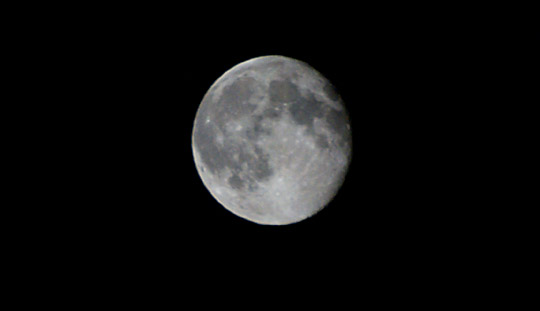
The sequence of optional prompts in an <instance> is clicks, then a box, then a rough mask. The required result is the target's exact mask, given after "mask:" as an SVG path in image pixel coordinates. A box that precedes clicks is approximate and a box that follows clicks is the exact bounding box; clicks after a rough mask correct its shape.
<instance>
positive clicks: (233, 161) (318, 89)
mask: <svg viewBox="0 0 540 311" xmlns="http://www.w3.org/2000/svg"><path fill="white" fill-rule="evenodd" d="M192 148H193V156H194V159H195V164H196V167H197V171H198V172H199V175H200V176H201V179H202V181H203V183H204V185H205V186H206V188H207V189H208V190H209V191H210V193H211V194H212V196H213V197H214V198H215V199H216V200H217V201H218V202H220V203H221V204H222V205H223V206H224V207H225V208H226V209H228V210H229V211H231V212H232V213H234V214H236V215H237V216H240V217H242V218H244V219H247V220H250V221H253V222H255V223H259V224H268V225H285V224H291V223H296V222H299V221H302V220H304V219H306V218H308V217H311V216H313V215H314V214H316V213H317V212H318V211H320V210H321V209H322V208H324V207H325V206H326V205H327V204H328V203H329V202H330V201H331V200H332V198H333V197H334V196H335V195H336V194H337V192H338V190H339V188H340V187H341V185H342V183H343V181H344V178H345V175H346V172H347V168H348V166H349V163H350V161H351V153H352V139H351V130H350V125H349V117H348V114H347V111H346V109H345V105H344V103H343V101H342V100H341V97H340V96H339V94H338V93H337V92H336V91H335V89H334V87H333V86H332V84H331V83H330V81H328V80H327V79H326V78H325V77H323V76H322V75H321V74H320V73H319V72H317V71H316V70H315V69H314V68H312V67H311V66H309V65H308V64H306V63H304V62H301V61H299V60H295V59H292V58H288V57H284V56H263V57H258V58H254V59H251V60H248V61H246V62H243V63H240V64H238V65H236V66H234V67H233V68H231V69H230V70H229V71H227V72H226V73H225V74H223V75H222V76H221V77H220V78H219V79H218V80H216V82H215V83H214V84H213V85H212V86H211V87H210V89H209V90H208V92H207V93H206V95H205V96H204V98H203V101H202V103H201V104H200V106H199V109H198V111H197V115H196V117H195V122H194V127H193V137H192Z"/></svg>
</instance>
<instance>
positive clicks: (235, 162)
mask: <svg viewBox="0 0 540 311" xmlns="http://www.w3.org/2000/svg"><path fill="white" fill-rule="evenodd" d="M256 87H257V85H256V82H255V80H254V79H252V78H247V77H242V78H238V79H237V80H235V81H234V82H233V83H231V84H230V85H228V86H227V87H225V88H224V89H223V91H222V94H221V96H220V97H219V98H217V100H216V96H215V94H213V93H212V92H210V93H209V94H208V96H207V97H205V99H204V100H203V103H202V104H201V108H200V111H199V116H198V123H197V125H196V126H195V128H194V132H193V139H194V144H195V146H196V147H197V149H198V151H199V154H200V158H201V161H202V163H203V165H204V167H206V169H208V170H209V171H210V172H211V173H212V174H214V175H219V174H220V173H222V172H223V171H224V170H225V169H229V170H230V172H231V173H232V176H231V177H230V178H229V179H228V182H229V185H230V186H231V187H233V188H235V189H244V188H246V187H248V188H249V189H251V190H254V189H255V188H256V182H260V181H264V180H268V179H269V178H270V177H271V176H272V175H273V171H272V169H271V167H270V164H269V156H268V155H267V154H266V153H264V152H263V150H262V149H260V148H259V147H257V146H255V147H253V146H248V144H247V143H246V142H244V141H242V140H238V139H236V137H235V136H234V135H228V133H227V129H226V128H225V124H226V122H227V121H230V120H235V119H238V118H241V117H243V116H247V115H251V114H252V113H253V111H254V110H255V108H257V105H254V104H250V103H249V102H248V101H249V100H250V98H251V97H252V96H253V95H254V93H255V88H256ZM214 91H215V89H214ZM207 118H209V119H210V122H208V123H207V122H206V119H207ZM254 121H255V122H254V125H253V127H251V128H248V129H247V130H246V135H247V137H248V139H250V141H255V140H256V139H258V138H259V137H260V136H261V135H269V134H270V131H269V130H268V129H265V128H263V126H262V122H261V121H262V117H260V118H255V120H254ZM218 134H221V135H222V136H223V144H222V145H220V144H218V142H217V141H216V136H217V135H218ZM250 150H251V152H250ZM235 155H236V156H237V158H235ZM243 164H245V165H246V166H247V172H244V174H243V175H242V177H240V174H241V172H242V165H243Z"/></svg>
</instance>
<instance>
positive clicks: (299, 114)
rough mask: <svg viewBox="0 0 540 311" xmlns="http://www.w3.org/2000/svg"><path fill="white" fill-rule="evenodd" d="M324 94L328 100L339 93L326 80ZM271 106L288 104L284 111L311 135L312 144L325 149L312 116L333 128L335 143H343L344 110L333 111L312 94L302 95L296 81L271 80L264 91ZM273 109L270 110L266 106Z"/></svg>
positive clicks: (325, 139) (324, 142)
mask: <svg viewBox="0 0 540 311" xmlns="http://www.w3.org/2000/svg"><path fill="white" fill-rule="evenodd" d="M323 90H324V92H325V94H327V96H328V97H329V98H330V99H333V100H337V99H339V95H338V94H337V93H336V90H335V88H334V87H333V86H332V84H331V83H330V82H326V83H325V86H324V88H323ZM268 93H269V97H270V102H271V105H272V106H274V107H275V106H278V107H279V106H283V104H284V103H287V104H288V106H287V107H288V108H287V110H288V111H289V113H290V114H291V117H292V119H293V121H294V122H295V123H296V124H298V125H300V126H305V127H306V133H307V134H308V135H312V136H315V142H316V144H317V145H318V146H319V147H321V148H322V149H325V148H328V147H329V145H328V140H327V138H326V137H325V136H324V135H320V134H316V133H315V129H314V124H313V121H315V118H319V119H324V120H326V122H327V123H328V125H329V126H330V129H331V130H332V131H334V132H335V133H336V134H337V135H336V136H335V137H337V138H338V145H339V146H343V145H344V144H346V143H347V140H346V139H345V138H346V137H348V135H349V132H348V129H347V122H348V118H347V113H346V112H345V111H344V110H341V111H339V110H337V109H334V108H333V107H331V106H329V105H327V104H325V103H324V102H321V101H319V100H317V99H316V98H315V96H314V95H313V94H312V93H308V95H306V96H302V95H301V93H300V91H299V90H298V87H297V86H296V84H294V83H293V82H292V81H288V80H274V81H272V82H270V87H269V90H268ZM270 110H272V111H275V110H274V109H270Z"/></svg>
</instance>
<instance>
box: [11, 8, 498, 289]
mask: <svg viewBox="0 0 540 311" xmlns="http://www.w3.org/2000/svg"><path fill="white" fill-rule="evenodd" d="M212 5H214V4H212ZM403 9H404V8H398V7H385V8H367V7H363V8H362V7H360V8H356V7H355V8H352V7H351V8H349V7H341V6H337V5H336V6H329V7H318V8H317V7H315V9H314V7H313V6H312V7H303V8H299V9H298V10H292V9H291V8H289V7H282V6H279V5H278V6H276V7H269V8H266V7H265V8H256V9H254V10H256V12H252V13H245V14H244V13H239V14H237V15H231V13H229V12H228V11H225V10H223V11H222V10H221V8H218V7H212V10H211V12H212V14H210V13H209V12H210V11H208V12H206V11H203V12H205V13H201V12H200V11H199V14H195V13H194V11H192V9H190V8H187V7H174V8H147V7H137V6H135V5H133V6H130V7H120V8H112V7H107V8H99V9H90V8H85V9H80V10H75V11H73V12H72V13H71V14H68V15H63V16H62V18H60V19H55V18H51V19H50V20H47V27H34V28H32V29H31V31H30V34H31V36H30V37H24V38H23V39H21V40H26V41H30V42H32V45H31V48H29V49H26V50H24V51H23V52H24V53H23V54H22V55H24V56H25V57H26V58H27V62H28V64H30V67H32V68H31V69H32V72H35V74H33V75H31V78H32V79H35V80H36V81H37V82H41V81H45V82H46V83H43V84H42V86H41V87H40V88H38V89H36V90H32V91H33V92H34V93H35V94H38V95H39V96H40V98H45V99H46V101H45V102H46V103H47V104H46V105H45V104H44V105H41V106H38V107H37V108H35V109H33V110H31V111H32V113H34V114H35V117H36V118H38V119H42V122H45V123H46V126H47V129H53V131H52V133H51V132H50V131H43V132H41V131H38V132H37V133H35V134H34V135H35V136H36V137H37V139H38V140H40V141H43V142H44V143H43V145H40V148H39V150H36V154H40V155H42V156H40V157H38V160H35V159H34V160H33V161H37V162H40V163H38V164H39V165H37V166H38V167H40V169H44V172H43V173H42V174H39V176H40V177H39V178H38V179H36V180H35V181H33V182H35V183H36V184H38V185H42V184H46V185H48V187H45V188H46V190H43V191H42V193H40V194H39V195H36V197H39V199H40V201H41V202H47V206H50V207H49V208H43V209H38V210H37V211H34V210H32V211H28V214H29V215H30V216H29V218H30V219H32V220H34V221H35V223H37V224H39V226H36V228H39V232H40V234H37V235H32V237H31V240H32V241H34V242H33V243H34V244H35V245H36V246H40V247H42V251H41V252H39V256H41V257H47V256H50V257H51V258H54V259H55V260H57V263H56V264H59V265H61V266H73V267H74V269H75V271H78V272H77V273H82V272H81V267H84V269H83V270H84V273H85V274H87V275H88V276H91V277H94V278H95V277H96V276H97V277H98V278H99V277H101V278H103V279H104V280H112V281H114V280H116V281H118V283H119V284H122V285H124V284H125V283H129V282H130V281H133V283H134V284H140V282H144V280H145V279H149V280H152V281H151V282H156V283H159V284H161V285H164V284H171V283H172V284H175V285H173V286H172V287H167V288H169V289H177V288H178V286H179V285H178V284H179V283H182V282H187V283H189V286H191V287H194V288H197V287H198V286H200V288H206V287H208V286H210V285H208V284H212V285H213V286H218V287H219V288H227V287H229V286H231V285H230V284H229V281H230V280H235V279H236V278H238V277H239V276H242V277H247V279H243V281H244V286H245V285H248V286H249V284H251V282H252V281H256V280H257V279H259V280H260V279H268V280H270V281H276V282H278V281H280V280H291V281H290V282H291V283H289V282H280V284H281V285H280V286H284V287H287V288H289V289H290V290H292V292H294V290H295V287H297V286H298V287H300V286H305V283H311V285H313V286H314V287H320V288H322V290H321V291H325V290H326V289H328V288H331V287H333V286H334V285H336V284H338V285H339V284H345V283H344V282H353V283H354V282H359V283H360V284H361V286H362V287H363V290H369V289H371V290H373V291H378V289H380V288H384V287H386V286H388V283H387V281H388V280H391V284H393V286H396V287H398V288H406V287H407V286H410V285H411V284H412V283H414V282H415V281H418V280H419V279H420V281H421V282H422V283H423V284H424V285H428V287H429V284H432V283H436V282H438V281H440V280H446V279H454V280H455V279H458V278H459V277H460V275H462V274H461V273H463V271H465V270H463V269H462V268H463V267H467V268H468V269H471V268H474V269H477V270H476V271H482V269H484V268H483V267H485V261H484V260H483V258H482V257H481V256H476V254H479V253H481V252H482V250H483V249H485V248H488V247H490V246H491V245H492V244H493V243H496V241H494V239H493V235H494V232H493V231H491V230H486V226H491V225H493V224H492V223H490V220H491V219H492V218H494V217H495V216H494V213H495V214H496V213H497V210H494V209H490V206H485V204H483V202H484V198H485V195H487V196H489V195H493V192H489V191H487V192H482V191H484V190H483V189H482V183H483V181H482V179H484V178H486V177H488V178H489V177H490V176H492V175H495V174H496V173H494V172H493V171H490V170H488V169H486V165H487V162H488V160H489V156H486V155H485V154H478V153H476V152H475V151H476V150H478V149H479V148H481V147H482V146H483V145H484V144H487V143H489V141H490V139H492V138H491V136H490V135H488V134H487V133H486V129H485V128H484V127H482V126H480V125H475V124H478V122H477V121H478V120H483V119H486V118H489V117H490V110H486V109H485V107H486V106H487V105H488V104H489V106H490V109H492V110H493V109H495V110H496V109H497V108H496V107H494V105H492V102H490V103H486V102H485V100H484V97H485V94H486V92H489V91H493V90H491V89H489V88H487V87H486V85H485V84H484V81H485V80H484V78H485V77H486V76H489V75H491V74H497V73H498V70H499V69H500V66H492V64H493V62H492V60H493V56H492V54H491V53H492V51H493V50H492V49H491V48H490V49H486V48H484V47H483V44H484V43H483V42H484V40H485V39H486V30H485V28H484V27H463V28H461V26H460V25H463V24H464V23H466V21H465V19H467V18H468V17H467V16H460V19H459V20H458V21H456V17H455V16H454V15H451V16H448V15H446V14H445V12H446V11H445V10H439V9H434V10H433V11H431V13H430V14H423V13H422V11H418V10H417V8H412V7H407V8H406V10H403ZM74 12H75V13H74ZM415 12H416V14H411V13H415ZM471 24H474V23H471V22H470V21H469V22H468V24H467V25H471ZM488 33H489V31H488ZM491 46H492V45H490V47H491ZM493 46H495V47H497V43H495V45H493ZM36 51H39V53H36ZM263 55H284V56H288V57H292V58H296V59H299V60H302V61H305V62H307V63H308V64H310V65H311V66H312V67H314V68H315V69H317V70H318V71H320V72H321V73H322V74H323V75H324V76H326V77H327V78H328V79H329V80H330V81H331V82H332V83H333V84H334V85H335V86H336V88H337V90H338V91H339V92H340V94H341V96H342V98H343V100H344V102H345V104H346V107H347V109H348V111H349V113H350V119H351V125H352V134H353V147H354V151H353V159H352V162H351V166H350V170H349V173H348V175H347V177H346V180H345V183H344V184H343V186H342V188H341V189H340V191H339V193H338V194H337V196H336V197H335V199H334V200H333V201H332V202H331V203H330V204H329V205H328V206H327V207H326V208H325V209H324V210H322V211H321V212H320V213H318V214H317V215H315V216H314V217H312V218H309V219H307V220H305V221H302V222H300V223H297V224H293V225H288V226H263V225H257V224H254V223H251V222H248V221H246V220H243V219H241V218H239V217H237V216H235V215H233V214H232V213H230V212H228V211H227V210H226V209H224V208H223V207H222V206H220V204H219V203H218V202H217V201H216V200H215V199H213V198H212V196H211V195H210V193H209V192H208V191H207V190H206V188H205V187H204V185H203V183H202V181H201V179H200V178H199V176H198V174H197V171H196V168H195V165H194V162H193V157H192V152H191V133H192V126H193V121H194V118H195V114H196V111H197V108H198V106H199V104H200V102H201V100H202V98H203V96H204V94H205V93H206V91H207V90H208V88H209V87H210V86H211V85H212V84H213V83H214V81H215V80H216V79H217V78H219V77H220V76H221V75H222V74H223V73H224V72H225V71H226V70H228V69H230V68H231V67H233V66H235V65H236V64H238V63H240V62H243V61H245V60H248V59H250V58H253V57H258V56H263ZM492 110H491V111H492ZM45 115H47V116H48V117H47V118H44V117H43V116H45ZM49 116H50V117H49ZM42 167H44V168H42ZM490 174H492V175H490ZM51 176H52V178H51ZM481 189H482V190H481ZM490 191H492V190H490ZM479 193H481V194H482V195H478V194H479ZM483 194H485V195H483ZM488 209H489V213H486V211H487V210H488ZM25 211H26V210H25ZM59 254H64V255H62V256H60V255H59ZM193 274H195V275H196V276H195V277H194V276H193ZM469 277H470V275H469ZM479 277H485V275H481V276H479ZM323 279H324V280H325V282H324V283H322V280H323ZM185 280H188V281H185ZM329 280H330V281H329ZM253 283H257V282H253ZM270 283H272V282H270ZM283 283H289V284H283ZM289 286H290V287H289ZM336 286H337V285H336ZM280 288H281V287H280ZM254 290H255V291H256V288H254ZM343 290H344V294H345V295H355V294H356V291H357V290H358V287H356V286H352V287H348V290H349V291H350V292H348V291H347V289H343ZM423 290H425V288H424V289H423ZM289 292H291V291H289ZM313 293H316V294H318V292H317V291H315V292H313ZM263 296H264V295H263ZM267 298H268V297H266V298H264V299H267Z"/></svg>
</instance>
